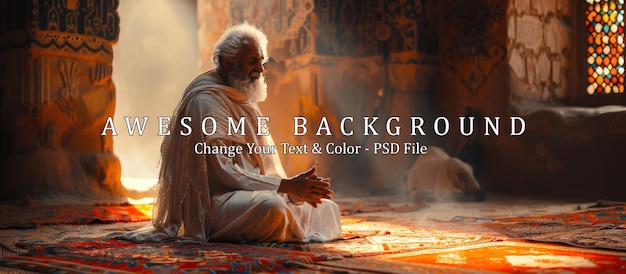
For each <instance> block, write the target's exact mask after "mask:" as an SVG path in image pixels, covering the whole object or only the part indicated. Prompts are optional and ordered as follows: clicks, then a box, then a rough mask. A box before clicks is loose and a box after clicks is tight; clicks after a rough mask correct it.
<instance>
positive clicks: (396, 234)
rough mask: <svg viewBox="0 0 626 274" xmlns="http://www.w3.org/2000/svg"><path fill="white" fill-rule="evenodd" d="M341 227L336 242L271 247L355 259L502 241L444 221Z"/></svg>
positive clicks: (377, 221)
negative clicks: (339, 235)
mask: <svg viewBox="0 0 626 274" xmlns="http://www.w3.org/2000/svg"><path fill="white" fill-rule="evenodd" d="M341 225H342V237H341V239H340V240H337V241H331V242H326V243H309V244H274V245H271V246H273V247H279V248H287V249H294V250H302V251H307V252H314V253H334V254H339V255H341V256H343V257H346V258H355V257H367V256H376V255H381V254H395V253H403V252H411V251H424V250H430V251H435V250H442V249H447V248H453V247H462V246H471V245H476V244H480V243H488V242H497V241H502V238H499V237H498V236H497V235H494V234H495V233H491V235H490V233H485V232H484V231H482V232H480V231H478V230H476V229H475V228H472V227H462V226H459V225H458V224H456V225H455V226H450V225H449V223H443V222H442V223H439V222H429V223H428V224H426V223H422V224H420V223H417V222H414V221H411V220H405V219H394V218H382V217H366V216H362V217H353V216H344V217H342V219H341Z"/></svg>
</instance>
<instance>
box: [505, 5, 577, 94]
mask: <svg viewBox="0 0 626 274" xmlns="http://www.w3.org/2000/svg"><path fill="white" fill-rule="evenodd" d="M576 10H577V9H576V4H575V3H574V2H572V1H556V0H551V1H531V0H516V1H512V2H511V5H510V6H509V11H508V19H507V23H508V26H507V29H508V39H509V41H510V42H509V50H510V52H509V56H508V58H509V59H508V63H509V65H510V67H511V71H512V76H511V78H512V79H511V80H512V82H514V83H515V85H514V86H513V88H512V89H513V95H514V97H515V99H517V100H531V101H541V102H545V103H548V104H562V103H564V102H565V101H566V100H567V99H568V98H567V95H568V94H567V91H568V90H571V89H575V88H576V85H575V84H570V85H569V86H568V82H569V81H568V80H570V79H572V78H573V77H572V73H576V68H577V66H576V62H573V60H572V59H574V58H576V54H575V53H576V50H577V47H576V46H577V44H576V37H577V36H576V35H575V33H574V29H575V26H574V25H573V22H575V21H573V19H572V16H574V18H581V16H576V14H572V12H575V11H576ZM578 12H580V11H578Z"/></svg>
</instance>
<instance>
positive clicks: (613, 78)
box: [586, 0, 625, 95]
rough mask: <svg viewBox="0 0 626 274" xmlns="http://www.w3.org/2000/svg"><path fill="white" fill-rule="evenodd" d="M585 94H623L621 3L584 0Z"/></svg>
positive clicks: (622, 12) (622, 18) (622, 13)
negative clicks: (585, 32)
mask: <svg viewBox="0 0 626 274" xmlns="http://www.w3.org/2000/svg"><path fill="white" fill-rule="evenodd" d="M586 12H587V13H586V15H587V17H586V18H587V19H586V22H587V43H588V47H587V65H588V69H587V73H588V77H587V84H588V85H587V93H588V94H590V95H594V94H615V93H624V46H625V41H624V0H587V11H586Z"/></svg>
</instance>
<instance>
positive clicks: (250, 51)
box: [239, 40, 263, 58]
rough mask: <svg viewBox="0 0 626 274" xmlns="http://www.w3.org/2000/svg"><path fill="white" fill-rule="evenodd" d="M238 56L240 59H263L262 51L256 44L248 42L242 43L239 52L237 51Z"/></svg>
mask: <svg viewBox="0 0 626 274" xmlns="http://www.w3.org/2000/svg"><path fill="white" fill-rule="evenodd" d="M239 56H240V57H242V58H248V57H263V51H262V50H261V47H260V46H259V45H258V43H256V42H255V41H250V40H248V41H246V43H243V45H242V47H241V50H240V51H239Z"/></svg>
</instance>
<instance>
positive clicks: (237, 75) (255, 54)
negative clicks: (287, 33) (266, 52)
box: [228, 42, 267, 102]
mask: <svg viewBox="0 0 626 274" xmlns="http://www.w3.org/2000/svg"><path fill="white" fill-rule="evenodd" d="M263 60H264V56H263V52H262V51H261V47H259V46H258V45H257V44H256V43H254V42H252V43H250V42H249V43H247V44H244V45H243V47H242V48H241V50H240V51H239V54H238V55H237V65H236V66H235V67H234V68H233V69H232V70H231V71H230V72H229V73H228V83H230V85H232V86H233V87H234V88H236V89H239V90H241V91H243V92H245V93H246V94H247V95H248V99H249V100H250V101H252V102H261V101H263V100H265V98H266V97H267V85H266V84H265V77H263V74H262V73H263V72H264V71H265V68H264V67H263Z"/></svg>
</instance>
